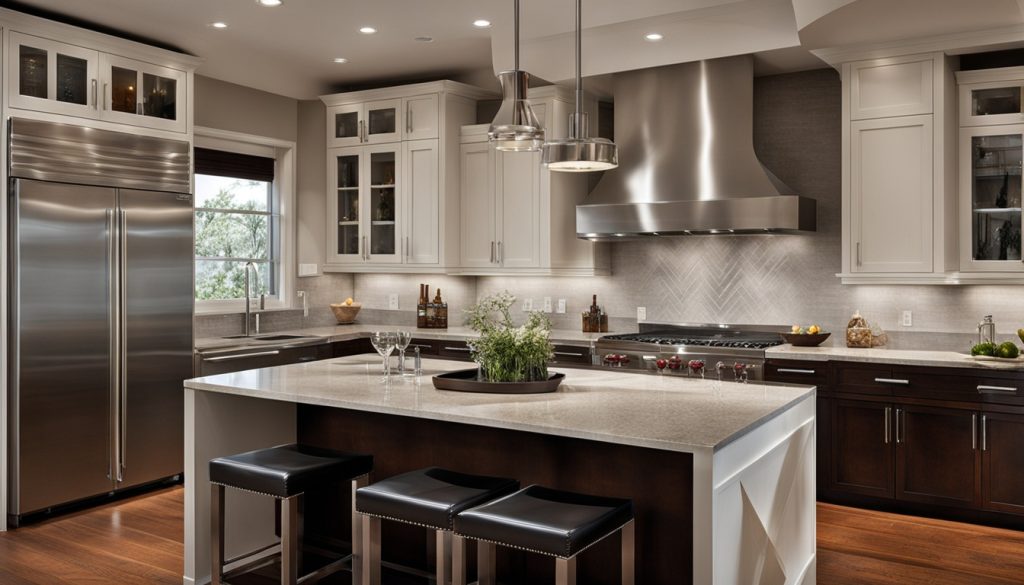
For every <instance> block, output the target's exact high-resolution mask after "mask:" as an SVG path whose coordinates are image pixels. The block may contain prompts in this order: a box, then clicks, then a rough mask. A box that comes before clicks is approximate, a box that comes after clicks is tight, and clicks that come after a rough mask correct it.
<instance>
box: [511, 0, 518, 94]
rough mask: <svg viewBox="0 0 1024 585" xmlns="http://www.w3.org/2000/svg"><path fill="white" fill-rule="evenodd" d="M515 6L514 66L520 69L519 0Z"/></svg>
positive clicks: (516, 0)
mask: <svg viewBox="0 0 1024 585" xmlns="http://www.w3.org/2000/svg"><path fill="white" fill-rule="evenodd" d="M515 8H516V15H515V18H513V20H512V22H514V23H515V25H514V30H515V34H514V37H513V43H514V44H515V51H514V52H515V67H513V69H515V70H516V71H518V70H519V0H515ZM516 97H517V98H518V97H519V96H516Z"/></svg>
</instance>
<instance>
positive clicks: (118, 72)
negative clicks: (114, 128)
mask: <svg viewBox="0 0 1024 585" xmlns="http://www.w3.org/2000/svg"><path fill="white" fill-rule="evenodd" d="M138 83H139V74H138V72H136V71H135V70H133V69H125V68H123V67H111V68H110V109H111V110H114V111H115V112H127V113H129V114H134V113H135V112H136V106H135V104H136V103H137V102H138V100H137V99H136V98H135V96H136V94H137V93H138V91H137V88H136V85H138Z"/></svg>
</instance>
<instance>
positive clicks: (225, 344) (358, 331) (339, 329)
mask: <svg viewBox="0 0 1024 585" xmlns="http://www.w3.org/2000/svg"><path fill="white" fill-rule="evenodd" d="M398 330H403V331H411V332H412V336H413V337H414V338H417V339H438V340H442V341H443V340H449V341H465V340H467V339H475V338H477V337H478V336H479V334H478V333H477V332H475V331H473V330H472V329H470V328H469V327H449V328H448V329H417V328H416V327H404V326H398V325H374V324H372V323H353V324H352V325H331V326H326V327H306V328H302V329H289V330H286V331H274V332H268V333H265V335H305V336H310V337H322V338H324V340H325V341H327V342H334V341H348V340H350V339H359V338H361V337H369V336H370V333H371V332H372V331H398ZM614 333H616V332H611V331H610V332H607V333H583V332H581V331H572V330H569V329H555V330H552V331H551V342H552V343H557V344H566V345H581V346H582V345H585V346H590V345H591V344H593V343H594V342H595V341H597V340H598V339H599V338H601V337H603V336H605V335H613V334H614ZM250 343H252V342H250V341H249V340H246V339H224V338H220V337H205V338H199V339H196V341H195V349H196V350H198V351H208V350H214V349H227V348H232V347H243V346H245V345H248V344H250Z"/></svg>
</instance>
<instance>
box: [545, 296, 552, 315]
mask: <svg viewBox="0 0 1024 585" xmlns="http://www.w3.org/2000/svg"><path fill="white" fill-rule="evenodd" d="M544 312H545V313H550V312H551V297H544Z"/></svg>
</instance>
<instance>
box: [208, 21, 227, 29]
mask: <svg viewBox="0 0 1024 585" xmlns="http://www.w3.org/2000/svg"><path fill="white" fill-rule="evenodd" d="M207 26H209V27H211V28H227V27H228V23H226V22H221V21H219V20H218V21H217V22H211V23H210V24H208V25H207Z"/></svg>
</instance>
